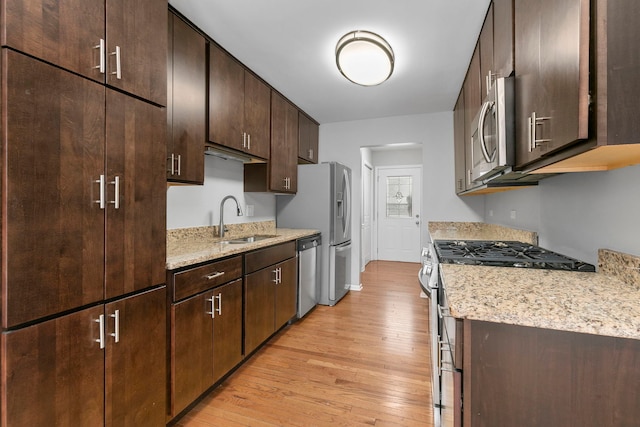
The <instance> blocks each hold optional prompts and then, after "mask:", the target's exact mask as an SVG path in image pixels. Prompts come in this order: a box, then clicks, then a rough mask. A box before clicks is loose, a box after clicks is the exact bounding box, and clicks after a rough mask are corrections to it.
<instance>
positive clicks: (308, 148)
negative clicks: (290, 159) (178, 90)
mask: <svg viewBox="0 0 640 427" xmlns="http://www.w3.org/2000/svg"><path fill="white" fill-rule="evenodd" d="M298 158H299V159H302V160H304V162H303V163H318V125H317V124H315V123H314V122H313V121H312V120H311V119H310V118H309V117H307V115H306V114H304V113H303V112H302V111H300V112H298Z"/></svg>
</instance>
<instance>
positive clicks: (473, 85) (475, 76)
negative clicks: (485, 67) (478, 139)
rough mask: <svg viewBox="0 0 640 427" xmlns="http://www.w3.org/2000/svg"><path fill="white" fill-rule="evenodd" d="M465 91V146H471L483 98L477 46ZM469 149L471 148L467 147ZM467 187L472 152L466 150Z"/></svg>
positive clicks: (468, 184)
mask: <svg viewBox="0 0 640 427" xmlns="http://www.w3.org/2000/svg"><path fill="white" fill-rule="evenodd" d="M463 90H464V123H465V125H464V129H465V130H464V135H465V144H470V142H469V141H470V139H471V135H472V131H473V130H472V129H471V125H472V121H473V119H474V118H475V116H476V114H478V111H480V106H481V105H482V96H481V93H480V92H481V84H480V50H479V49H478V46H476V50H475V51H474V53H473V56H472V57H471V63H470V64H469V70H468V71H467V76H466V78H465V79H464V84H463ZM467 148H469V147H467ZM465 165H466V170H465V178H466V179H465V182H466V184H465V187H466V188H470V186H471V166H472V161H471V150H470V149H466V150H465Z"/></svg>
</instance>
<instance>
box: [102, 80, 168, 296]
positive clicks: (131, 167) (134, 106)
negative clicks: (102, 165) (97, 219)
mask: <svg viewBox="0 0 640 427" xmlns="http://www.w3.org/2000/svg"><path fill="white" fill-rule="evenodd" d="M165 120H166V115H165V113H164V111H163V110H162V108H160V107H156V106H153V105H151V104H148V103H146V102H144V101H140V100H138V99H135V98H132V97H130V96H127V95H124V94H122V93H120V92H116V91H113V90H107V138H106V139H107V142H106V146H107V150H106V151H107V192H106V193H107V201H108V203H107V208H106V209H107V229H106V231H107V258H106V260H107V271H106V272H107V275H106V288H105V298H113V297H116V296H119V295H123V294H125V293H129V292H133V291H136V290H141V289H145V288H148V287H151V286H155V285H160V284H163V283H164V281H165V274H166V271H165V258H166V254H165V251H166V248H165V246H166V245H165V239H166V219H165V217H166V214H165V210H166V177H165V172H164V166H165V156H166V154H165ZM116 180H117V181H118V182H117V184H116ZM116 201H117V202H118V204H116V203H115V202H116Z"/></svg>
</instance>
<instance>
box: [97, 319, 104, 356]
mask: <svg viewBox="0 0 640 427" xmlns="http://www.w3.org/2000/svg"><path fill="white" fill-rule="evenodd" d="M95 322H96V323H98V324H99V325H100V326H99V328H100V338H98V339H97V340H95V341H96V342H98V343H100V349H101V350H102V349H104V314H101V315H100V317H98V318H97V319H96V320H95Z"/></svg>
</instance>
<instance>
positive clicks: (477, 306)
mask: <svg viewBox="0 0 640 427" xmlns="http://www.w3.org/2000/svg"><path fill="white" fill-rule="evenodd" d="M429 234H430V236H431V239H432V240H458V239H459V240H513V241H520V242H525V243H531V244H534V245H537V244H538V235H537V233H535V232H532V231H526V230H517V229H512V228H508V227H503V226H499V225H494V224H485V223H480V222H444V221H443V222H429ZM440 274H441V277H442V281H443V283H444V287H445V289H446V292H447V298H448V304H449V310H450V312H451V315H453V316H454V317H457V318H459V319H471V320H481V321H487V322H496V323H507V324H512V325H520V326H531V327H537V328H547V329H555V330H560V331H571V332H580V333H588V334H596V335H607V336H613V337H620V338H632V339H640V257H639V256H635V255H629V254H624V253H621V252H616V251H612V250H609V249H599V250H598V272H597V273H587V272H571V271H553V270H539V269H529V268H527V269H521V268H512V267H490V266H476V265H455V264H440Z"/></svg>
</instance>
